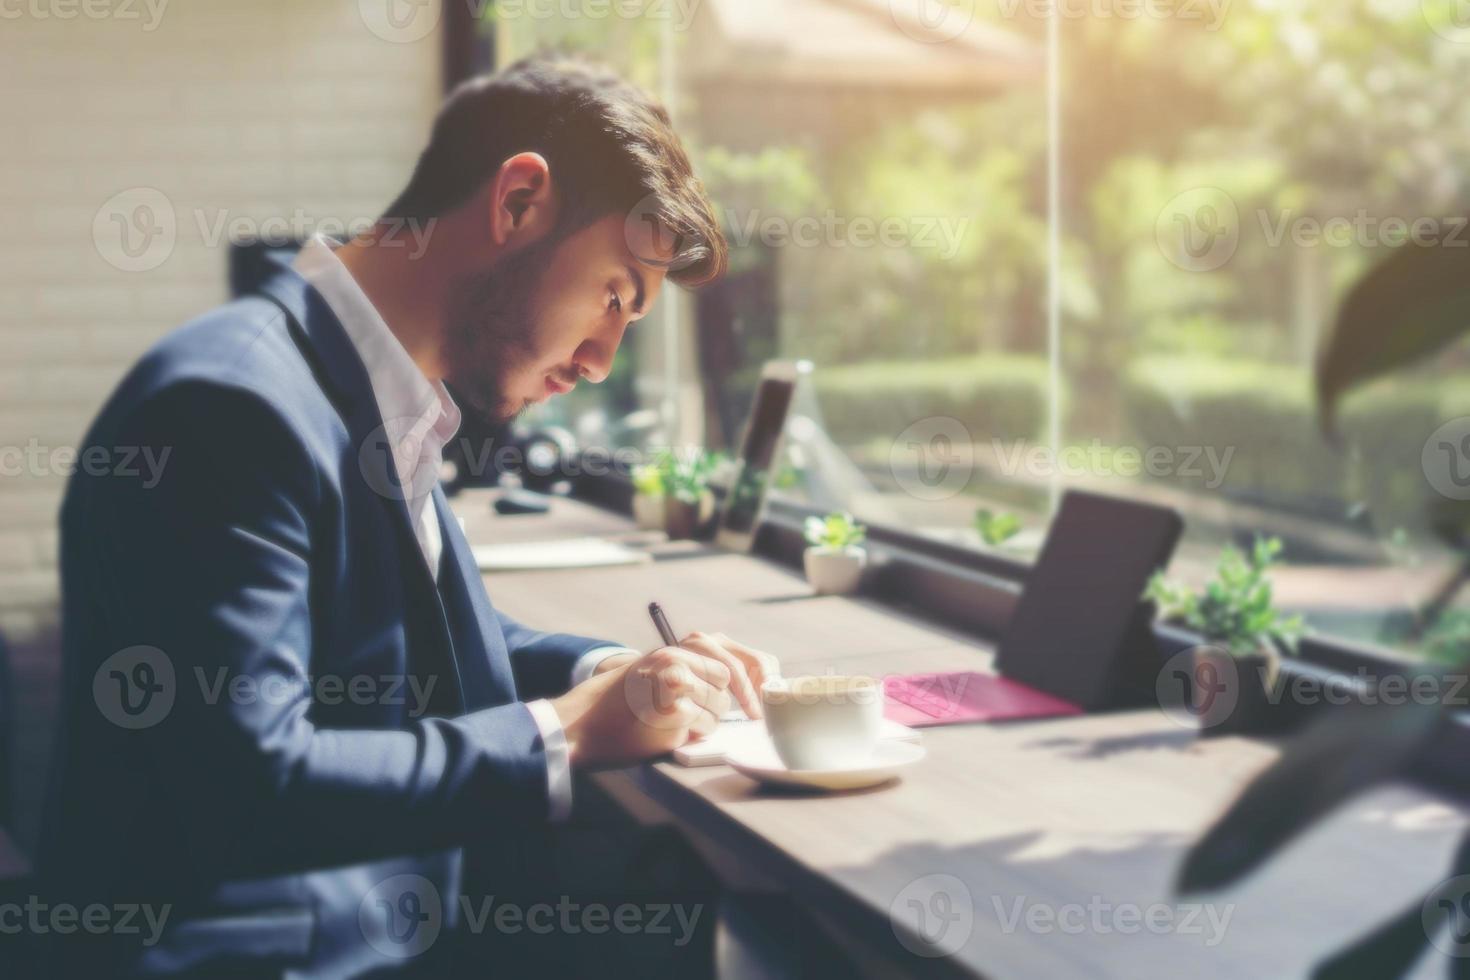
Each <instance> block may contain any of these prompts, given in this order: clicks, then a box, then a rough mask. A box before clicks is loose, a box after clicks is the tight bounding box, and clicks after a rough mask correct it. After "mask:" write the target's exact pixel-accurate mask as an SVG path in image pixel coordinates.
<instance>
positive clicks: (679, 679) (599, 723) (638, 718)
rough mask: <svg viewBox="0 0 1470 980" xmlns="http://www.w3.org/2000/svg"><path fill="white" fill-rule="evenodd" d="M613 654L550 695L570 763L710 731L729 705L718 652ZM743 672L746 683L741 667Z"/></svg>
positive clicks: (619, 757)
mask: <svg viewBox="0 0 1470 980" xmlns="http://www.w3.org/2000/svg"><path fill="white" fill-rule="evenodd" d="M610 659H611V658H610ZM618 659H621V660H622V661H623V662H622V663H621V664H620V665H618V666H614V667H612V668H611V669H608V670H604V671H600V672H599V673H598V674H597V675H596V676H594V677H593V678H592V679H591V680H588V681H587V682H586V683H583V684H578V685H577V686H576V687H574V688H572V689H571V690H570V691H568V692H567V693H566V694H563V695H562V696H561V697H559V698H556V699H554V700H553V701H552V702H551V705H552V707H553V708H555V709H556V713H557V717H559V718H560V719H561V722H562V727H563V729H564V730H565V732H566V737H567V746H568V748H569V750H570V755H571V761H572V764H573V765H575V766H589V765H591V766H595V765H609V764H615V763H626V762H635V761H638V760H641V759H647V758H651V757H653V756H658V755H663V754H664V753H666V752H671V751H673V750H674V749H676V748H678V747H679V746H681V745H683V744H684V743H686V742H688V741H689V740H690V739H691V738H698V737H702V736H704V735H708V734H709V733H710V732H712V731H714V728H715V726H716V725H717V724H719V721H720V716H721V715H723V714H724V713H725V712H726V711H727V710H729V707H730V693H729V692H730V685H731V680H732V678H733V675H732V673H731V670H730V668H729V667H727V666H725V664H724V662H723V661H722V660H720V659H719V658H717V657H712V656H701V655H699V654H696V653H691V652H690V651H688V650H683V649H680V648H678V647H660V648H659V649H657V650H655V651H653V652H652V653H649V654H645V655H643V656H642V657H639V658H637V659H636V660H631V662H630V660H629V658H626V657H620V658H618ZM741 679H742V681H743V682H744V683H745V684H746V685H749V683H750V681H749V678H746V677H745V676H744V674H743V672H742V675H741Z"/></svg>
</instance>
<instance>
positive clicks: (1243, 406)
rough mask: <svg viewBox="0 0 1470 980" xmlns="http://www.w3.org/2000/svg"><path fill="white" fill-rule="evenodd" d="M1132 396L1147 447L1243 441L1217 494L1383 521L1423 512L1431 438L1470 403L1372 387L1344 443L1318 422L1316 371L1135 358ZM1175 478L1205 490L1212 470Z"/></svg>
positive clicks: (1136, 432) (1350, 411) (1346, 422)
mask: <svg viewBox="0 0 1470 980" xmlns="http://www.w3.org/2000/svg"><path fill="white" fill-rule="evenodd" d="M1461 387H1463V386H1461ZM1123 401H1124V411H1125V414H1126V417H1127V419H1128V423H1129V425H1130V427H1131V429H1132V434H1133V438H1134V439H1135V440H1137V441H1138V442H1139V443H1140V444H1141V445H1150V446H1151V445H1159V446H1169V447H1180V446H1212V447H1215V449H1216V451H1217V452H1220V453H1223V452H1225V451H1226V450H1227V449H1228V448H1230V447H1234V449H1235V454H1234V456H1233V457H1232V459H1231V462H1230V465H1229V467H1228V469H1227V471H1226V477H1225V482H1224V483H1223V484H1222V485H1221V487H1220V488H1219V491H1220V492H1223V493H1226V494H1229V495H1231V496H1235V497H1240V498H1244V499H1248V500H1253V501H1258V502H1260V503H1262V504H1265V505H1268V506H1274V507H1283V508H1288V509H1292V510H1297V511H1301V512H1305V513H1311V514H1314V515H1321V516H1324V517H1332V518H1339V519H1340V518H1342V517H1344V516H1345V515H1347V514H1348V513H1349V511H1350V510H1351V509H1352V508H1353V507H1355V506H1356V505H1358V504H1366V505H1367V506H1368V508H1369V509H1370V511H1371V513H1372V515H1373V517H1374V521H1375V523H1377V524H1378V525H1379V526H1380V527H1384V528H1386V527H1391V526H1398V525H1403V526H1406V527H1413V526H1415V525H1416V524H1417V523H1418V521H1419V520H1420V519H1422V515H1423V512H1424V504H1425V499H1426V491H1427V490H1428V485H1427V483H1426V481H1425V478H1424V473H1423V468H1422V465H1421V458H1420V457H1421V453H1422V451H1423V448H1424V442H1425V440H1426V439H1427V438H1428V437H1429V435H1430V433H1431V432H1433V431H1434V430H1435V429H1436V428H1438V427H1439V426H1440V425H1441V424H1442V423H1443V422H1445V421H1446V420H1448V419H1450V418H1453V417H1455V416H1456V415H1461V414H1467V411H1466V409H1467V407H1470V406H1467V404H1466V399H1465V396H1464V395H1462V394H1459V393H1458V392H1456V391H1455V390H1453V389H1452V388H1451V387H1450V386H1448V385H1447V384H1423V383H1419V384H1414V383H1410V382H1406V381H1396V382H1388V383H1384V384H1379V385H1375V386H1373V387H1372V388H1370V389H1368V390H1367V391H1365V392H1363V393H1361V394H1359V395H1356V396H1354V397H1352V398H1350V399H1349V400H1348V402H1347V404H1346V405H1345V406H1344V408H1343V410H1342V418H1341V424H1340V428H1341V433H1342V436H1343V447H1342V448H1340V449H1339V448H1335V447H1333V446H1332V445H1330V444H1329V443H1328V442H1327V441H1326V439H1325V438H1324V437H1323V435H1322V433H1321V430H1320V428H1319V426H1318V423H1317V415H1316V406H1315V398H1314V394H1313V386H1312V377H1311V374H1310V373H1309V372H1308V371H1306V370H1304V369H1300V368H1290V367H1283V366H1280V365H1274V364H1263V363H1256V362H1250V361H1234V360H1222V359H1203V358H1185V357H1148V358H1142V359H1140V360H1138V361H1136V362H1134V363H1133V364H1132V365H1131V366H1130V368H1129V370H1128V372H1127V374H1126V376H1125V378H1124V382H1123ZM1168 479H1169V481H1170V482H1172V483H1174V484H1176V485H1183V486H1194V485H1198V489H1204V487H1203V483H1204V479H1203V478H1193V479H1191V478H1188V477H1183V476H1170V477H1168Z"/></svg>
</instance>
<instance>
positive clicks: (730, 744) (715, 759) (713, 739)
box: [674, 715, 920, 766]
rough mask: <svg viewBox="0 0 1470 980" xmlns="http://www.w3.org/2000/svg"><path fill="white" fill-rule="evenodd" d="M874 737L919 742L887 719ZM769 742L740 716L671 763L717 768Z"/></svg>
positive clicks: (761, 729)
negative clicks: (739, 752)
mask: <svg viewBox="0 0 1470 980" xmlns="http://www.w3.org/2000/svg"><path fill="white" fill-rule="evenodd" d="M727 717H728V716H727ZM878 737H879V738H882V739H885V740H889V739H891V740H893V741H897V742H917V741H919V739H920V735H919V733H918V732H916V731H914V730H913V729H912V728H909V727H907V726H905V725H900V724H899V723H898V722H896V721H891V720H889V719H887V718H884V719H883V730H882V732H881V733H880V734H879V736H878ZM770 741H771V737H770V736H769V735H767V734H766V723H765V722H763V721H751V720H750V719H748V718H746V717H745V716H744V715H741V716H740V718H739V720H726V721H721V722H720V724H719V727H717V728H716V729H715V730H714V731H713V732H712V733H711V734H710V735H709V737H708V738H704V739H701V740H699V741H698V742H690V743H689V744H688V745H686V746H684V747H683V748H678V749H675V750H674V761H675V762H677V763H679V765H681V766H718V765H722V764H723V763H724V761H725V757H726V756H727V755H728V754H729V753H731V752H733V751H735V750H736V749H744V748H746V747H751V748H754V747H757V746H759V745H762V744H769V743H770Z"/></svg>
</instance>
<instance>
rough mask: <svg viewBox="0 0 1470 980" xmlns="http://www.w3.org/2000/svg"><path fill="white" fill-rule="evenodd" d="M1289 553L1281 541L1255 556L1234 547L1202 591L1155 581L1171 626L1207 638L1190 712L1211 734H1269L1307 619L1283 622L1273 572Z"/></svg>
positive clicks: (1198, 657) (1153, 589)
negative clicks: (1285, 659) (1280, 680)
mask: <svg viewBox="0 0 1470 980" xmlns="http://www.w3.org/2000/svg"><path fill="white" fill-rule="evenodd" d="M1280 554H1281V541H1280V539H1279V538H1257V539H1256V542H1255V546H1254V547H1253V548H1252V549H1251V551H1250V553H1249V554H1244V553H1242V552H1241V551H1240V550H1239V549H1238V548H1235V547H1227V548H1225V550H1224V551H1222V552H1221V553H1220V560H1219V562H1218V563H1217V565H1216V567H1215V577H1214V578H1213V579H1212V580H1211V581H1210V582H1209V583H1207V584H1206V585H1205V588H1204V591H1202V592H1199V593H1195V592H1192V591H1190V590H1189V589H1187V588H1183V587H1180V586H1177V585H1171V584H1170V583H1169V582H1167V581H1166V580H1165V579H1164V577H1163V574H1162V573H1160V574H1158V575H1155V576H1154V578H1153V580H1152V581H1151V582H1150V583H1149V587H1148V591H1147V593H1145V597H1146V598H1148V599H1152V600H1153V601H1155V602H1156V603H1158V605H1159V611H1160V613H1161V615H1162V616H1163V617H1164V619H1165V620H1167V621H1170V622H1177V623H1180V624H1182V625H1184V626H1187V627H1189V628H1190V629H1193V630H1195V631H1197V632H1198V633H1200V634H1201V635H1202V636H1203V637H1204V640H1205V645H1204V646H1202V647H1199V648H1198V649H1196V650H1194V651H1193V661H1194V662H1193V664H1192V671H1191V678H1192V681H1193V683H1192V684H1191V685H1190V692H1189V698H1190V707H1191V709H1192V710H1193V712H1194V714H1195V715H1196V717H1198V718H1199V719H1200V723H1201V729H1200V730H1201V732H1202V733H1204V734H1221V735H1223V734H1227V733H1239V732H1250V731H1263V730H1269V729H1270V727H1271V724H1270V722H1271V719H1270V717H1269V709H1270V704H1271V697H1272V693H1273V692H1274V690H1275V689H1276V680H1277V676H1278V674H1279V672H1280V666H1281V655H1282V654H1283V653H1295V652H1296V645H1297V641H1298V640H1299V639H1300V638H1301V635H1302V620H1301V617H1300V616H1283V615H1282V614H1281V613H1280V612H1278V611H1277V609H1276V608H1275V606H1274V604H1273V597H1272V587H1271V577H1270V574H1269V572H1270V569H1271V566H1273V565H1275V564H1276V561H1277V558H1278V557H1279V556H1280Z"/></svg>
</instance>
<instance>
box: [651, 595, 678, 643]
mask: <svg viewBox="0 0 1470 980" xmlns="http://www.w3.org/2000/svg"><path fill="white" fill-rule="evenodd" d="M648 615H649V616H650V617H652V618H653V625H654V628H656V629H657V630H658V635H659V639H661V640H663V641H664V646H666V647H676V646H678V645H679V638H678V637H677V636H675V635H674V628H673V627H672V626H670V625H669V617H667V616H665V615H664V607H663V606H660V605H659V604H658V603H656V602H650V603H649V604H648Z"/></svg>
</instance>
